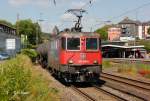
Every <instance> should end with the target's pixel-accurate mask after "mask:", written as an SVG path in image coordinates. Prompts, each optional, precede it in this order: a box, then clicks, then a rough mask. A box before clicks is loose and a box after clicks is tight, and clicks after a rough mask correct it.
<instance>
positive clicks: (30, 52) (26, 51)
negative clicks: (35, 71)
mask: <svg viewBox="0 0 150 101" xmlns="http://www.w3.org/2000/svg"><path fill="white" fill-rule="evenodd" d="M21 53H22V54H24V55H27V56H29V57H30V58H31V59H32V61H33V62H35V59H36V57H37V52H36V51H35V50H34V49H23V50H22V51H21Z"/></svg>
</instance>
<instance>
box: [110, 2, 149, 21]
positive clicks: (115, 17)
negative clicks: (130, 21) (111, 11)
mask: <svg viewBox="0 0 150 101" xmlns="http://www.w3.org/2000/svg"><path fill="white" fill-rule="evenodd" d="M148 5H150V2H149V3H145V4H143V5H141V6H139V7H137V8H134V9H131V10H128V11H126V12H124V13H122V14H120V15H118V16H114V17H112V18H111V19H110V20H111V21H112V20H114V19H117V18H120V17H122V16H123V15H126V14H128V13H131V12H133V11H137V10H138V9H141V8H143V7H145V6H148Z"/></svg>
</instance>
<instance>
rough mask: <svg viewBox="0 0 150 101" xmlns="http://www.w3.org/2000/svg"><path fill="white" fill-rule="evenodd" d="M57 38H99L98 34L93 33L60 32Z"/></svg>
mask: <svg viewBox="0 0 150 101" xmlns="http://www.w3.org/2000/svg"><path fill="white" fill-rule="evenodd" d="M59 36H64V37H70V36H72V37H81V36H88V37H100V35H99V34H98V33H95V32H62V33H60V34H59Z"/></svg>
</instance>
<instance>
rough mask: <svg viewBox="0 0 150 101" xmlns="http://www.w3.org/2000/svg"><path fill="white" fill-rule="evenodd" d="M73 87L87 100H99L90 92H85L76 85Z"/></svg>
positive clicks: (72, 87)
mask: <svg viewBox="0 0 150 101" xmlns="http://www.w3.org/2000/svg"><path fill="white" fill-rule="evenodd" d="M71 89H73V90H74V91H75V92H77V93H78V94H80V95H81V96H83V97H84V98H85V99H86V101H97V100H96V99H94V98H92V97H91V96H90V95H89V94H87V93H85V92H83V91H82V90H80V89H79V88H77V87H75V86H71Z"/></svg>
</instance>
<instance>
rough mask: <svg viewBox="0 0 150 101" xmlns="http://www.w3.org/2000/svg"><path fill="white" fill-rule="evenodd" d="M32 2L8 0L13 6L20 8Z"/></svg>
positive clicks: (28, 0) (27, 0)
mask: <svg viewBox="0 0 150 101" xmlns="http://www.w3.org/2000/svg"><path fill="white" fill-rule="evenodd" d="M30 1H31V0H8V3H9V4H11V5H13V6H20V5H25V4H28V3H30Z"/></svg>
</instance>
